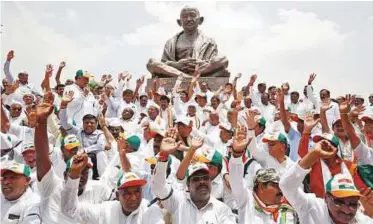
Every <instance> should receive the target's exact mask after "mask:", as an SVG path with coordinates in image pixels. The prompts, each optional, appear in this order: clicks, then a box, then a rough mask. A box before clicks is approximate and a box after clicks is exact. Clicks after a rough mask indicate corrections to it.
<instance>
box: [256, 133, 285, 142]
mask: <svg viewBox="0 0 373 224" xmlns="http://www.w3.org/2000/svg"><path fill="white" fill-rule="evenodd" d="M276 141H278V142H281V143H284V144H288V140H287V138H286V136H285V135H284V134H282V133H281V132H270V133H266V134H264V136H263V139H262V142H264V143H268V142H276Z"/></svg>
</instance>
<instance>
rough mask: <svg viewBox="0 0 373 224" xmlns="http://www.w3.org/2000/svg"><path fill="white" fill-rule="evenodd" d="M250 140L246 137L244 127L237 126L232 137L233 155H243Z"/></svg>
mask: <svg viewBox="0 0 373 224" xmlns="http://www.w3.org/2000/svg"><path fill="white" fill-rule="evenodd" d="M250 140H251V139H249V138H248V137H247V130H246V128H245V127H244V126H238V128H237V130H236V135H235V136H234V137H233V144H232V147H233V152H235V153H243V152H244V151H245V150H246V148H247V145H248V144H249V143H250Z"/></svg>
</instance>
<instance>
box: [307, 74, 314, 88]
mask: <svg viewBox="0 0 373 224" xmlns="http://www.w3.org/2000/svg"><path fill="white" fill-rule="evenodd" d="M315 78H316V74H315V73H311V74H310V76H309V77H308V85H312V82H313V80H315Z"/></svg>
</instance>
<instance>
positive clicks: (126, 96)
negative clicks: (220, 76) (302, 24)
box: [1, 51, 373, 224]
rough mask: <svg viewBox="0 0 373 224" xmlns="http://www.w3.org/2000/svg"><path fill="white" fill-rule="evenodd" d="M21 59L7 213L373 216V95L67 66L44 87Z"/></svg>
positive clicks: (126, 219)
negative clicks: (214, 83)
mask: <svg viewBox="0 0 373 224" xmlns="http://www.w3.org/2000/svg"><path fill="white" fill-rule="evenodd" d="M14 56H15V54H14V52H13V51H10V52H9V53H8V55H7V60H6V62H5V64H4V74H5V78H4V79H3V80H2V85H3V86H2V91H1V93H2V95H1V223H32V224H34V223H46V224H54V223H59V224H70V223H74V224H75V223H88V224H91V223H92V224H94V223H100V224H105V223H108V224H109V223H110V224H115V223H118V224H124V223H126V224H127V223H128V224H129V223H144V224H146V223H151V224H158V223H174V224H217V223H224V224H230V223H253V224H261V223H280V224H285V223H294V224H295V223H301V224H313V223H314V224H327V223H333V224H353V223H359V224H369V223H373V190H372V189H373V94H371V95H369V97H368V98H366V97H367V96H360V95H356V94H354V93H349V94H347V95H345V96H335V95H334V96H332V93H331V92H330V91H329V90H327V89H322V90H316V89H314V88H313V86H312V84H313V83H314V82H317V79H316V75H315V74H313V73H312V74H310V75H309V77H308V82H307V78H305V86H304V89H303V91H302V92H298V91H296V90H293V89H291V87H290V84H289V83H284V84H282V85H281V86H269V87H267V84H266V82H264V81H258V79H257V78H258V76H257V75H252V76H251V77H250V80H249V81H248V83H247V85H245V86H244V87H243V88H242V89H238V88H237V87H236V83H237V82H238V80H239V79H240V76H236V77H235V78H234V79H233V82H232V83H226V84H225V85H224V86H222V87H221V88H220V89H219V90H217V91H215V92H214V91H211V90H210V88H209V86H208V83H206V82H201V81H200V80H199V75H200V74H198V73H197V72H195V73H194V74H193V78H192V80H191V81H190V83H189V86H188V87H187V88H182V85H181V84H182V81H183V78H182V77H179V78H178V79H177V81H176V83H175V86H174V88H173V89H172V90H171V91H166V90H165V87H164V83H162V81H160V80H158V79H154V80H153V81H152V83H151V85H150V86H145V83H144V77H142V78H140V79H138V80H136V88H135V89H131V88H130V85H129V82H130V80H131V78H132V76H131V75H130V74H129V73H128V72H124V73H120V74H119V75H118V77H113V76H112V75H103V76H102V77H101V78H100V77H97V76H95V77H94V76H93V75H91V74H90V73H89V72H87V71H85V70H78V71H77V72H76V74H75V77H74V79H72V78H73V75H71V74H63V75H62V73H63V69H64V67H65V66H68V65H66V63H65V62H61V63H60V66H59V68H58V70H57V72H56V74H54V71H55V70H54V68H53V67H52V66H51V65H47V66H46V69H45V77H44V79H43V81H42V83H41V84H40V85H39V84H33V83H30V82H29V74H28V73H27V72H26V71H21V72H19V73H18V76H17V77H14V76H13V75H12V72H11V71H10V70H11V69H10V67H11V61H12V60H13V59H14V58H15V57H14ZM53 76H54V77H55V81H56V85H55V86H51V78H52V77H53ZM61 77H64V78H69V79H66V81H65V82H61ZM98 79H100V80H98ZM240 82H246V81H245V80H240Z"/></svg>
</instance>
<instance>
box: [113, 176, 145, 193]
mask: <svg viewBox="0 0 373 224" xmlns="http://www.w3.org/2000/svg"><path fill="white" fill-rule="evenodd" d="M146 183H147V182H146V180H144V179H141V178H140V177H138V176H137V175H136V174H135V173H133V172H126V173H124V172H122V173H121V174H120V176H119V178H118V182H117V188H118V189H122V188H126V187H142V186H144V185H145V184H146Z"/></svg>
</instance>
